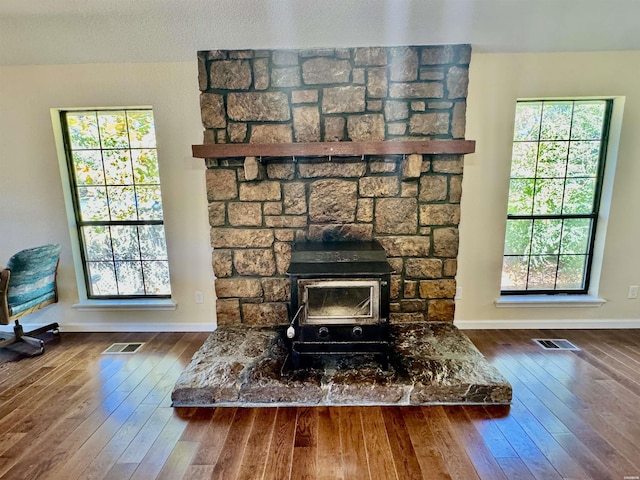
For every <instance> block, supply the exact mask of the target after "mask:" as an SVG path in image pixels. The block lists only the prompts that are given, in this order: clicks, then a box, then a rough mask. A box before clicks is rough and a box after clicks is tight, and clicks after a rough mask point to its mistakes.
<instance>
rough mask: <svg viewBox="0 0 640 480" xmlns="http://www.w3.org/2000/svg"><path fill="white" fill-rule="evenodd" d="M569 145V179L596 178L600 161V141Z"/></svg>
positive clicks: (578, 142) (579, 142)
mask: <svg viewBox="0 0 640 480" xmlns="http://www.w3.org/2000/svg"><path fill="white" fill-rule="evenodd" d="M569 145H570V146H569V164H568V165H567V177H595V176H596V175H597V174H598V161H599V160H600V141H599V140H596V141H594V140H590V141H577V142H571V143H570V144H569Z"/></svg>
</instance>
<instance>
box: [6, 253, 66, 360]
mask: <svg viewBox="0 0 640 480" xmlns="http://www.w3.org/2000/svg"><path fill="white" fill-rule="evenodd" d="M60 250H61V247H60V245H57V244H56V245H44V246H42V247H35V248H29V249H27V250H22V251H21V252H18V253H16V254H15V255H14V256H13V257H11V258H10V259H9V262H8V263H7V267H6V268H4V269H2V270H0V325H9V323H10V322H15V326H14V327H13V332H14V335H11V334H6V333H4V332H0V348H2V347H7V346H9V345H12V344H14V343H16V342H25V343H28V344H29V345H32V346H33V347H35V348H38V349H39V350H40V351H39V352H38V353H44V342H43V341H42V340H40V339H39V338H34V337H32V336H30V335H37V334H39V333H43V332H46V331H49V330H52V331H53V332H54V333H55V334H58V333H59V330H58V324H57V323H51V324H49V325H46V326H44V327H41V328H38V329H36V330H32V331H30V332H27V333H25V332H24V331H23V330H22V325H20V322H19V321H18V319H19V318H21V317H23V316H25V315H28V314H30V313H32V312H35V311H36V310H39V309H41V308H43V307H46V306H47V305H51V304H52V303H55V302H57V301H58V291H57V287H56V273H57V270H58V260H59V259H60Z"/></svg>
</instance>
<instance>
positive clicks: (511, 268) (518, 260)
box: [502, 256, 529, 290]
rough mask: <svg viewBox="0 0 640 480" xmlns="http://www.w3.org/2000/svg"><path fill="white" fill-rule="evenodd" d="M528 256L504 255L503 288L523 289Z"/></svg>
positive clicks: (525, 285)
mask: <svg viewBox="0 0 640 480" xmlns="http://www.w3.org/2000/svg"><path fill="white" fill-rule="evenodd" d="M528 271H529V257H528V256H527V257H504V264H503V267H502V288H503V289H505V290H525V289H526V288H527V274H528Z"/></svg>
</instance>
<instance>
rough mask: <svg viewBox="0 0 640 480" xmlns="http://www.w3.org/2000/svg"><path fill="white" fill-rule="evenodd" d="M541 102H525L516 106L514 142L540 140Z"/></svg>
mask: <svg viewBox="0 0 640 480" xmlns="http://www.w3.org/2000/svg"><path fill="white" fill-rule="evenodd" d="M541 115H542V102H526V103H518V104H517V105H516V123H515V129H514V132H513V133H514V135H513V139H514V140H516V141H525V140H534V141H536V142H537V141H538V140H539V139H540V117H541Z"/></svg>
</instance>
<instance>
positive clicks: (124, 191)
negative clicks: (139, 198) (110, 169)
mask: <svg viewBox="0 0 640 480" xmlns="http://www.w3.org/2000/svg"><path fill="white" fill-rule="evenodd" d="M107 192H108V194H109V211H110V213H111V219H112V220H121V221H123V220H137V219H138V211H137V209H136V195H135V190H134V188H133V186H131V187H111V186H110V187H108V189H107Z"/></svg>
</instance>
